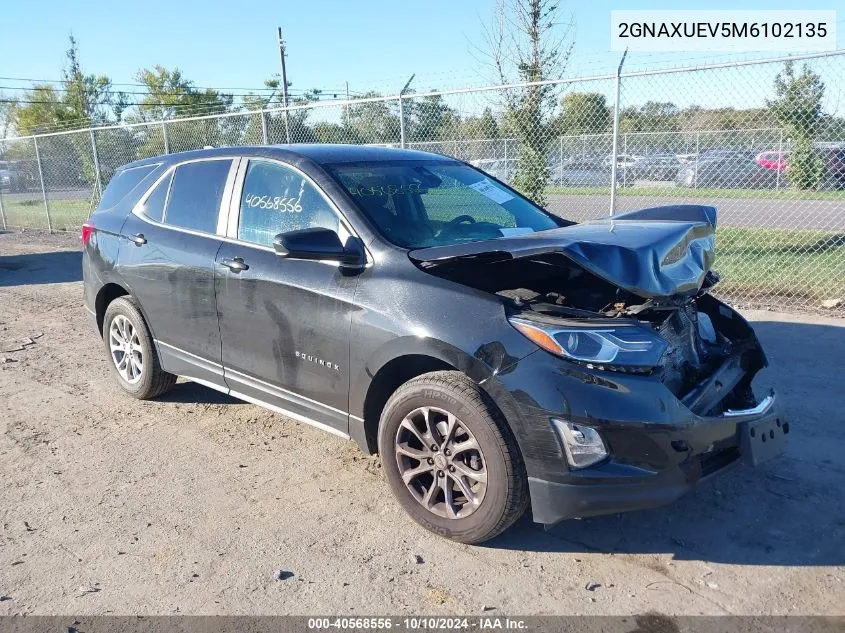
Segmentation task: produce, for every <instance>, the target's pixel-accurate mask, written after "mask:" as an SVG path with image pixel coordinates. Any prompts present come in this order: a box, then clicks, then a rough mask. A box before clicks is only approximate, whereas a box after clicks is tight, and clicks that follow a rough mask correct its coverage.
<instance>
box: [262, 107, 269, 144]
mask: <svg viewBox="0 0 845 633" xmlns="http://www.w3.org/2000/svg"><path fill="white" fill-rule="evenodd" d="M261 138H262V139H264V144H265V145H269V144H270V143H268V142H267V117H266V116H265V112H264V110H262V111H261Z"/></svg>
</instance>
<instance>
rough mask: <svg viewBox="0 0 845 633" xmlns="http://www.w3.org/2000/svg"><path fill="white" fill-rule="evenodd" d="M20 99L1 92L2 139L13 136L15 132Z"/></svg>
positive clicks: (0, 131) (0, 119) (0, 117)
mask: <svg viewBox="0 0 845 633" xmlns="http://www.w3.org/2000/svg"><path fill="white" fill-rule="evenodd" d="M19 105H20V103H19V101H18V100H17V99H16V98H14V97H8V96H6V95H5V94H4V93H3V92H0V140H2V139H4V138H7V137H8V136H11V135H12V134H14V132H15V116H16V113H17V109H18V107H19Z"/></svg>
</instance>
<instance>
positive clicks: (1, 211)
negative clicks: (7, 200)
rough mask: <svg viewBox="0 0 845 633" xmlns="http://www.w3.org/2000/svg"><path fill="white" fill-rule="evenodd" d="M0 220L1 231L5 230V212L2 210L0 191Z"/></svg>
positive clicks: (1, 193)
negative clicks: (1, 222)
mask: <svg viewBox="0 0 845 633" xmlns="http://www.w3.org/2000/svg"><path fill="white" fill-rule="evenodd" d="M0 220H3V230H4V231H5V230H6V212H5V211H4V210H3V192H2V191H0Z"/></svg>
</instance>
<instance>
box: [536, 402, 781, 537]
mask: <svg viewBox="0 0 845 633" xmlns="http://www.w3.org/2000/svg"><path fill="white" fill-rule="evenodd" d="M788 433H789V423H788V422H787V420H786V418H785V416H784V414H783V411H782V410H781V407H780V404H779V402H778V400H777V398H776V397H775V396H774V394H772V395H770V396H767V397H766V398H765V399H764V400H763V401H762V402H761V403H760V405H758V406H757V407H754V408H752V409H749V410H747V411H736V412H729V413H728V414H726V415H724V416H719V417H714V418H705V419H703V420H702V422H701V423H698V424H695V425H692V426H686V427H678V428H676V429H664V435H665V440H666V441H668V444H669V447H670V449H671V450H673V451H676V452H677V453H678V454H679V455H682V456H683V458H682V459H681V460H680V461H677V462H676V463H673V464H672V465H671V466H669V467H667V468H665V469H663V470H661V471H659V472H655V471H649V470H646V471H643V472H640V473H636V472H634V471H631V470H630V469H625V470H627V472H625V470H621V469H620V464H618V463H615V462H614V461H613V460H612V458H611V460H609V461H607V462H605V463H603V464H601V465H600V466H598V467H597V468H593V469H585V470H582V471H576V473H577V474H576V477H580V478H582V479H583V481H581V482H573V483H562V482H556V481H548V480H544V479H538V478H535V477H530V478H529V480H528V486H529V490H530V493H531V506H532V512H533V515H534V521H536V522H537V523H545V524H554V523H557V522H559V521H562V520H564V519H571V518H575V517H588V516H596V515H601V514H613V513H617V512H627V511H630V510H641V509H645V508H651V507H655V506H660V505H664V504H667V503H670V502H672V501H674V500H676V499H678V498H679V497H681V496H683V495H684V494H686V493H687V492H689V491H690V490H691V489H692V488H693V487H695V486H696V484H698V483H700V482H702V481H705V480H707V479H708V478H710V477H712V476H713V475H716V474H718V473H721V472H723V471H725V470H727V469H728V468H730V467H732V466H735V465H736V464H738V463H740V462H744V463H748V464H750V465H755V466H756V465H757V464H759V463H761V462H763V461H766V460H767V459H770V458H771V457H773V456H775V455H777V454H778V453H780V452H781V451H782V450H783V446H784V443H785V437H786V435H787V434H788ZM602 477H606V478H607V479H608V481H607V483H603V482H601V481H597V479H600V478H602Z"/></svg>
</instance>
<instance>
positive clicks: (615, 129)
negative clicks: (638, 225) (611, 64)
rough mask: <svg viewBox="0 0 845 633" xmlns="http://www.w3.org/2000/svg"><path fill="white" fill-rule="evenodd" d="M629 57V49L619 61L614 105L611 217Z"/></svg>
mask: <svg viewBox="0 0 845 633" xmlns="http://www.w3.org/2000/svg"><path fill="white" fill-rule="evenodd" d="M627 55H628V49H627V48H626V49H625V52H624V53H622V59H620V60H619V67H618V68H617V69H616V99H615V103H614V104H613V153H612V154H611V161H612V162H611V164H610V215H613V214H614V213H615V212H616V157H617V155H618V153H619V93H620V88H621V86H622V64H624V63H625V57H626V56H627Z"/></svg>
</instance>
